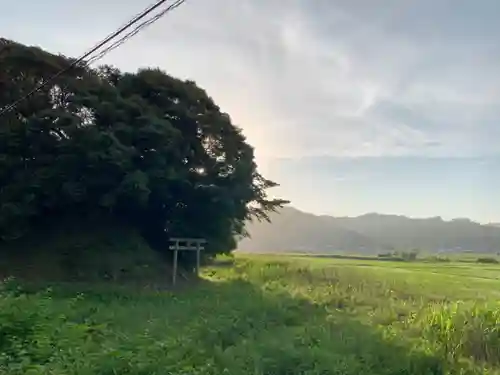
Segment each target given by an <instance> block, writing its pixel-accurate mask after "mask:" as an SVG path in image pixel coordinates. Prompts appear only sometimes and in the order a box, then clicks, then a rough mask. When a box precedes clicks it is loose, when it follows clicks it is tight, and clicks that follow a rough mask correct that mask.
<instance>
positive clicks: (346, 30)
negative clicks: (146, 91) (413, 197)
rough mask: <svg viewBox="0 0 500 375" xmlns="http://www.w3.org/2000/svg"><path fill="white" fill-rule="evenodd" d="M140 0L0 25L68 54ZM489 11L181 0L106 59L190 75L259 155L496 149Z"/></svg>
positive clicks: (499, 82) (494, 38) (405, 4)
mask: <svg viewBox="0 0 500 375" xmlns="http://www.w3.org/2000/svg"><path fill="white" fill-rule="evenodd" d="M141 3H144V4H141ZM146 3H147V2H146V1H139V2H130V4H125V5H124V6H123V7H119V8H116V7H115V6H114V5H113V4H112V3H111V2H109V3H108V4H107V3H106V2H102V1H101V2H99V9H100V12H98V13H97V14H96V13H95V12H93V11H91V8H92V7H91V6H90V4H89V8H88V9H87V8H83V7H81V8H79V9H76V10H75V7H74V6H73V5H71V6H70V5H68V3H67V2H62V1H58V0H51V1H48V2H47V4H45V3H44V7H43V9H42V8H41V9H40V12H45V13H46V15H45V17H44V19H45V21H44V22H45V24H46V25H45V26H46V29H43V30H39V29H37V30H29V29H28V30H26V23H25V22H23V24H22V25H16V24H14V25H11V23H16V22H17V21H18V20H17V21H16V20H15V19H14V20H13V19H12V17H9V19H2V24H7V27H6V28H5V30H2V32H3V33H10V34H12V37H16V36H19V37H20V38H21V39H24V40H25V41H26V42H37V43H40V44H42V45H44V46H47V47H48V48H52V49H56V50H62V51H63V52H66V53H71V54H76V53H77V52H80V51H82V50H83V49H84V46H85V47H86V46H89V45H91V43H92V42H93V41H94V40H96V38H97V39H98V38H99V37H101V36H102V35H104V34H105V33H106V32H107V31H109V29H110V28H112V27H113V26H114V25H118V24H120V22H122V21H123V19H126V17H127V16H129V15H130V14H132V13H133V10H137V9H139V8H140V7H141V6H142V5H146ZM10 8H12V9H10ZM21 8H22V7H21V5H9V10H10V12H9V13H10V14H12V13H15V9H17V10H18V11H19V12H20V11H21V10H22V9H21ZM5 14H6V13H5ZM37 14H39V13H37ZM495 14H496V16H495ZM23 15H25V13H24V11H23ZM498 15H500V6H499V3H498V2H497V1H495V0H490V1H487V0H484V1H478V2H469V1H465V0H461V1H450V0H443V1H440V2H438V3H436V2H434V1H431V0H418V1H417V0H403V1H399V0H398V1H395V0H389V1H373V2H367V1H361V0H355V1H349V2H345V1H340V0H338V1H334V0H328V1H327V0H315V1H300V0H289V1H278V0H272V1H269V0H268V1H264V0H241V1H231V0H214V1H210V2H205V1H200V0H191V1H189V2H187V3H186V5H184V6H183V7H181V8H179V9H178V10H176V12H175V13H172V15H170V16H168V17H166V18H165V19H164V20H162V21H161V22H160V23H158V24H157V25H155V26H154V27H152V28H151V29H150V30H148V31H147V32H145V33H144V34H143V35H141V36H139V37H137V38H136V39H135V40H133V41H131V42H129V43H128V44H127V45H125V46H123V47H122V48H121V49H120V50H118V51H116V52H114V53H113V54H112V55H110V56H109V58H108V59H107V62H111V63H115V64H117V65H119V66H121V67H124V68H126V69H134V68H136V67H137V66H140V65H151V64H154V65H159V66H161V67H163V68H165V69H167V70H168V71H170V72H172V73H173V74H176V75H181V76H184V77H190V78H194V79H196V80H197V81H198V82H199V83H200V84H201V85H203V86H204V87H206V88H207V89H208V91H209V92H210V93H211V94H212V95H213V96H214V97H215V98H216V100H217V101H218V102H220V103H221V104H222V107H223V108H224V109H226V110H227V111H228V112H229V113H230V114H231V115H232V116H233V118H234V120H235V121H236V122H238V123H239V124H240V125H241V126H242V127H243V128H244V129H245V132H246V133H247V135H248V137H249V139H250V141H252V142H253V143H254V144H255V146H256V147H257V150H258V153H259V155H261V156H262V157H267V158H272V157H279V156H283V155H286V156H290V157H297V158H300V157H303V156H311V155H335V156H342V155H344V156H367V155H369V156H384V155H399V154H401V155H407V154H412V155H429V154H430V155H446V156H460V155H462V154H464V153H467V154H469V155H481V154H484V153H496V152H497V151H499V146H497V145H496V142H491V140H490V139H491V138H490V136H488V134H489V132H490V131H491V130H492V128H494V127H495V124H496V123H497V121H498V120H500V110H499V109H498V108H500V106H499V104H500V95H499V94H500V70H499V69H498V67H497V62H498V59H499V57H500V48H499V45H498V43H497V42H498V37H500V25H498V24H497V16H498ZM51 16H52V18H53V19H52V20H51V19H50V17H51ZM62 16H64V17H62ZM4 17H5V16H4ZM88 17H92V22H91V24H92V27H91V28H89V27H88V25H89V23H88V20H89V18H88ZM2 18H3V17H2ZM56 18H57V19H56ZM37 19H39V18H37ZM85 19H86V21H85V22H83V21H82V20H85ZM61 20H62V21H63V22H64V23H61ZM56 21H57V22H56ZM26 22H28V23H29V22H30V21H29V20H26ZM82 22H83V23H82ZM84 24H85V25H86V26H85V27H83V25H84Z"/></svg>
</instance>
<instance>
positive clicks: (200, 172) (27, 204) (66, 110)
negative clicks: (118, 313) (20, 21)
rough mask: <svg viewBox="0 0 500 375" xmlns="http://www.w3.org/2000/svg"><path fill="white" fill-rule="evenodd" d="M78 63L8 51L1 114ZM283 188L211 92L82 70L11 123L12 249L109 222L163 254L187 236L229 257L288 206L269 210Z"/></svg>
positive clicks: (6, 228) (3, 172)
mask: <svg viewBox="0 0 500 375" xmlns="http://www.w3.org/2000/svg"><path fill="white" fill-rule="evenodd" d="M72 61H73V60H72V59H69V58H66V57H64V56H56V55H53V54H49V53H47V52H45V51H43V50H41V49H39V48H34V47H26V46H24V45H20V44H17V43H14V42H11V41H7V40H2V39H0V108H5V106H7V105H8V104H10V103H11V102H12V101H14V100H16V99H18V98H20V97H22V96H23V95H25V94H27V93H28V92H29V91H30V90H31V89H32V88H33V87H34V86H35V85H37V84H39V83H41V82H45V81H46V80H48V79H49V77H51V76H53V75H54V74H55V73H56V72H58V71H60V70H61V69H64V68H66V67H68V66H69V65H70V64H71V63H72ZM275 185H276V184H275V183H274V182H272V181H269V180H267V179H265V178H264V177H263V176H261V175H260V174H259V172H258V171H257V166H256V164H255V160H254V152H253V149H252V147H251V146H250V145H249V144H248V143H247V142H246V140H245V137H244V136H243V134H242V132H241V130H240V129H239V128H237V127H236V126H234V125H233V124H232V122H231V119H230V117H229V116H228V115H227V114H225V113H223V112H221V110H220V108H219V107H218V106H217V105H216V104H215V103H214V102H213V100H212V99H211V98H210V97H209V96H208V95H207V94H206V92H205V91H204V90H202V89H201V88H199V87H198V86H197V85H196V84H195V83H194V82H191V81H181V80H179V79H175V78H173V77H171V76H169V75H167V74H166V73H164V72H162V71H160V70H158V69H149V68H148V69H143V70H140V71H138V72H137V73H124V72H120V71H119V70H117V69H114V68H112V67H109V66H105V67H101V68H99V69H90V68H87V67H85V66H84V65H79V66H76V67H74V68H72V69H69V70H68V71H67V72H66V73H64V74H61V75H60V76H59V77H57V78H56V79H55V80H54V81H51V82H50V84H48V85H46V86H45V87H44V88H43V89H41V90H40V91H38V92H36V93H35V94H34V95H32V96H31V97H30V98H29V99H27V100H24V101H22V102H20V103H19V104H18V105H17V107H16V108H15V109H14V110H12V111H10V112H8V113H6V114H3V115H2V116H1V117H0V235H1V238H2V240H1V241H8V240H11V239H13V238H18V237H22V236H29V233H30V231H31V230H32V229H33V228H36V227H37V225H39V223H40V222H42V221H43V222H44V224H46V223H47V222H54V225H57V221H58V220H61V218H64V217H68V216H75V215H76V216H78V215H81V216H86V215H93V214H96V213H100V214H107V215H113V216H115V217H117V218H119V219H120V220H124V221H127V224H132V225H133V226H135V227H136V228H137V229H139V230H140V232H141V233H142V234H143V236H144V237H145V238H146V240H147V241H148V242H149V244H150V245H151V246H152V247H153V248H156V249H158V250H164V249H165V248H166V239H167V238H168V237H169V236H172V235H175V236H201V237H205V238H207V239H208V240H209V244H210V246H209V251H210V252H212V253H216V252H227V251H230V250H231V249H233V248H234V247H235V241H234V237H235V236H238V235H242V234H244V222H245V220H247V219H248V218H250V217H257V218H259V219H262V218H266V217H267V213H268V212H270V211H272V210H274V209H276V208H277V207H279V206H281V205H282V204H283V203H285V202H284V201H281V200H273V199H268V198H267V196H266V189H268V188H270V187H273V186H275Z"/></svg>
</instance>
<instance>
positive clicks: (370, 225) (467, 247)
mask: <svg viewBox="0 0 500 375" xmlns="http://www.w3.org/2000/svg"><path fill="white" fill-rule="evenodd" d="M271 220H272V223H267V222H251V223H249V224H248V225H247V230H248V231H249V233H250V235H251V238H246V239H243V240H242V241H241V242H240V244H239V249H240V250H243V251H260V252H281V251H282V252H288V251H290V252H296V251H300V252H312V253H328V252H340V251H341V252H353V253H360V254H376V253H379V252H381V251H392V250H411V249H419V250H422V251H432V252H438V251H439V252H451V251H473V252H478V253H489V252H498V251H500V227H497V226H496V225H481V224H479V223H476V222H473V221H471V220H469V219H454V220H451V221H444V220H442V219H441V218H440V217H435V218H428V219H413V218H409V217H406V216H398V215H381V214H375V213H374V214H366V215H362V216H358V217H332V216H325V215H321V216H318V215H313V214H310V213H306V212H302V211H299V210H297V209H295V208H292V207H286V208H284V209H282V210H281V211H280V212H279V213H275V214H272V215H271Z"/></svg>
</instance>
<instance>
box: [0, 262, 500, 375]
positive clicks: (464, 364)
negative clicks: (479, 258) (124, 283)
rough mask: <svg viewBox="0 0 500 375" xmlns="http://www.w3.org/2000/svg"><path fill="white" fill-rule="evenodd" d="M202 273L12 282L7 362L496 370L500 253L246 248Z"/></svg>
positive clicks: (3, 339)
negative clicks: (393, 256) (177, 279)
mask: <svg viewBox="0 0 500 375" xmlns="http://www.w3.org/2000/svg"><path fill="white" fill-rule="evenodd" d="M203 277H204V279H203V281H201V282H200V283H199V285H196V286H192V287H190V288H187V289H186V288H183V289H182V290H178V291H152V290H150V291H145V290H142V291H139V290H134V291H132V290H130V289H125V288H119V287H115V288H112V287H110V286H106V287H102V288H98V287H96V286H92V287H91V288H89V289H88V291H86V292H84V293H83V294H82V293H79V292H80V291H81V289H80V290H79V292H77V291H75V289H76V288H69V287H67V286H66V287H64V286H54V287H53V289H52V290H51V291H47V292H42V293H36V294H33V293H28V294H23V293H20V292H19V291H17V290H16V289H15V288H12V285H10V286H9V285H7V286H8V287H9V288H8V289H9V290H11V291H8V292H4V293H3V295H2V298H1V299H0V353H2V354H1V355H0V366H1V367H0V373H4V374H12V375H16V374H52V375H62V374H75V375H84V374H85V375H87V374H89V375H90V374H103V375H108V374H109V375H111V374H134V375H140V374H144V375H145V374H148V375H149V374H179V375H180V374H186V375H187V374H200V375H201V374H214V375H215V374H217V375H220V374H235V375H240V374H252V375H256V374H273V375H281V374H308V375H315V374H349V375H350V374H352V375H358V374H365V375H370V374H394V375H395V374H419V375H420V374H447V373H450V374H481V373H491V374H496V373H500V371H497V372H496V370H495V368H496V369H499V368H500V367H499V364H500V309H499V305H498V304H497V303H496V300H497V299H498V296H499V293H500V267H499V266H496V265H479V264H465V263H453V262H451V263H446V264H424V263H418V262H415V263H404V262H377V261H369V260H366V261H364V260H363V261H360V260H344V259H314V258H308V259H304V258H297V257H296V258H294V257H286V258H283V257H281V258H280V257H273V256H253V257H251V256H238V257H237V260H236V262H235V263H234V264H226V265H219V266H213V267H209V268H206V269H204V271H203ZM12 290H13V291H12Z"/></svg>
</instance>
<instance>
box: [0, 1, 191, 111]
mask: <svg viewBox="0 0 500 375" xmlns="http://www.w3.org/2000/svg"><path fill="white" fill-rule="evenodd" d="M167 1H168V0H159V1H158V2H156V3H155V4H153V5H150V6H149V7H147V8H146V9H145V10H143V11H142V12H141V13H139V14H137V15H136V16H134V17H133V18H132V19H131V20H130V21H128V22H127V23H126V24H125V25H123V26H121V27H120V28H119V29H118V30H116V31H115V32H113V33H112V34H110V35H108V36H107V37H106V38H104V39H103V40H102V41H100V42H99V43H97V45H95V46H94V47H92V48H91V49H90V50H88V51H87V52H85V53H84V54H83V55H82V56H80V57H79V58H78V59H76V60H75V61H73V62H72V63H71V64H70V65H69V66H68V67H67V68H65V69H62V70H60V71H59V72H57V73H56V74H54V75H53V76H52V77H50V78H49V79H48V80H46V81H44V82H42V83H40V84H39V85H37V86H35V88H33V90H31V91H30V92H28V93H27V94H26V95H24V96H23V97H21V98H19V99H17V100H16V101H14V102H13V103H11V104H9V105H8V106H7V107H4V108H2V109H0V116H2V115H4V114H5V113H7V112H9V111H11V110H12V109H14V108H15V107H16V106H17V105H18V104H19V103H21V102H22V101H23V100H26V99H28V98H29V97H30V96H31V95H33V94H35V93H36V92H37V91H39V90H41V89H42V88H43V87H45V86H46V85H48V84H49V83H51V82H53V81H54V80H55V79H57V78H58V77H60V76H61V75H63V74H64V73H66V72H68V71H69V70H71V69H72V68H74V67H75V66H77V65H78V64H80V63H82V62H83V63H84V65H86V66H88V65H89V64H90V63H92V62H94V61H97V60H99V59H101V58H102V57H104V56H105V55H106V54H107V53H109V52H110V51H112V50H113V49H115V48H118V47H119V46H121V45H122V44H123V43H125V42H126V41H127V40H128V39H130V38H131V37H132V36H134V35H136V34H137V33H139V32H140V30H141V29H143V28H145V27H147V26H149V25H150V24H152V23H154V22H156V21H157V20H158V19H160V18H161V17H163V16H164V15H165V14H166V13H167V12H169V11H170V10H173V9H175V8H177V7H178V6H180V5H181V4H182V3H184V2H185V1H186V0H177V1H175V2H174V3H173V4H171V5H170V6H168V7H167V8H165V9H164V10H163V11H161V12H159V13H158V14H157V15H156V16H154V17H152V18H150V19H149V20H146V21H144V22H142V23H141V24H139V26H137V27H136V28H134V29H133V30H132V31H131V32H129V33H127V34H126V35H125V36H124V37H122V38H120V39H119V40H118V41H116V42H114V43H113V44H112V45H111V46H109V47H108V48H106V49H105V50H104V51H102V52H100V53H99V54H98V55H97V56H94V57H91V58H90V59H89V61H88V62H85V61H84V60H85V59H86V58H87V57H89V56H90V55H92V54H93V53H94V52H96V51H97V50H98V49H100V48H101V47H103V46H105V45H106V44H107V43H109V42H110V41H111V40H113V39H114V38H116V37H117V36H119V35H120V34H122V33H123V32H124V31H125V30H127V29H128V28H129V27H131V26H133V25H134V24H135V23H137V22H139V21H140V20H142V19H143V18H145V17H146V16H147V15H148V14H150V13H151V12H153V11H155V10H156V9H158V8H159V7H161V6H162V5H164V4H165V3H166V2H167ZM105 51H106V52H105ZM103 52H105V53H103Z"/></svg>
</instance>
